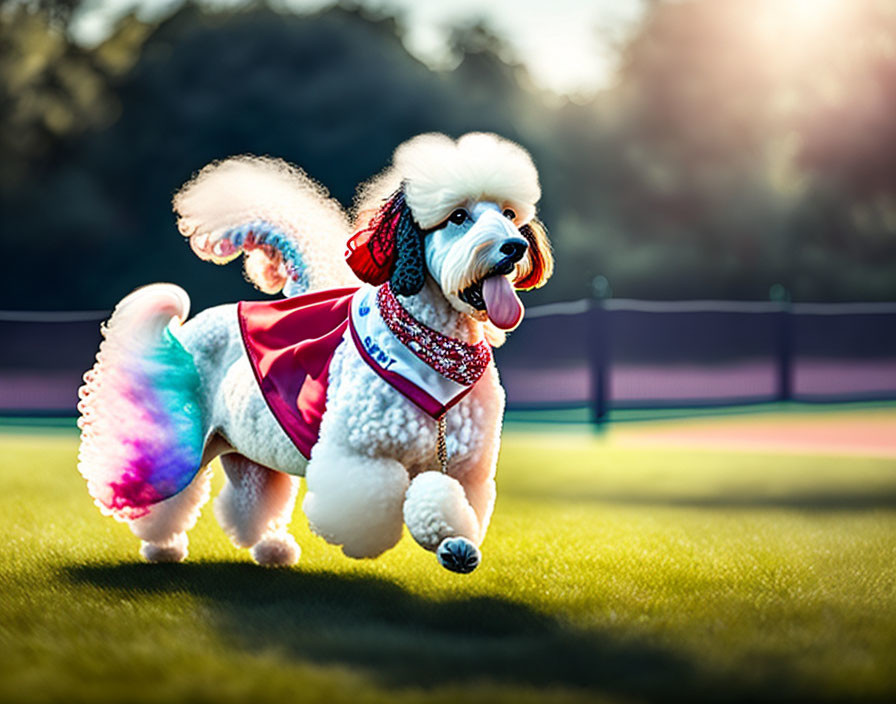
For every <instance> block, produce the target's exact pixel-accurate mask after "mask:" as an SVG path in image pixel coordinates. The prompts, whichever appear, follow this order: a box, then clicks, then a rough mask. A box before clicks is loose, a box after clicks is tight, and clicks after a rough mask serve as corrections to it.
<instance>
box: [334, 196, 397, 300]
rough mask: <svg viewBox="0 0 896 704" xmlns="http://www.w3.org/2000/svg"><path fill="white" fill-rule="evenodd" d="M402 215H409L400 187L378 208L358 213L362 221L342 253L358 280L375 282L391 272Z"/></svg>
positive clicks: (384, 278) (387, 277) (388, 275)
mask: <svg viewBox="0 0 896 704" xmlns="http://www.w3.org/2000/svg"><path fill="white" fill-rule="evenodd" d="M406 217H410V209H409V208H408V206H407V204H406V203H405V200H404V190H403V189H401V188H399V189H398V190H397V191H395V192H394V193H393V194H392V195H391V196H389V198H388V199H387V200H386V202H385V203H383V204H382V205H381V206H380V207H379V209H377V210H374V211H372V212H369V211H368V212H367V213H362V215H361V217H360V221H361V223H362V225H361V227H360V228H359V229H358V230H357V231H356V232H355V234H354V235H352V237H351V239H349V241H348V252H347V254H346V261H347V263H348V265H349V267H351V270H352V271H353V272H355V276H357V277H358V278H359V279H361V281H364V282H366V283H368V284H373V285H374V286H379V285H380V284H382V283H385V282H386V281H388V280H389V277H390V276H392V272H393V271H394V270H395V262H396V259H397V255H398V249H397V247H396V243H397V239H398V229H399V225H400V224H401V222H402V221H403V220H404V219H405V218H406Z"/></svg>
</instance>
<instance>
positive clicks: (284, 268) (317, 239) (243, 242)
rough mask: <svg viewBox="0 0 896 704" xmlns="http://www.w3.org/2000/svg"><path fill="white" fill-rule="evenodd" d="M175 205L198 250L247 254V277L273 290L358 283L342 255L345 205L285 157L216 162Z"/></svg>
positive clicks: (218, 259)
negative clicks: (284, 158) (339, 202)
mask: <svg viewBox="0 0 896 704" xmlns="http://www.w3.org/2000/svg"><path fill="white" fill-rule="evenodd" d="M174 209H175V211H176V212H177V214H178V229H180V231H181V234H183V235H184V236H185V237H188V238H189V241H190V246H191V247H192V249H193V251H194V252H195V253H196V255H197V256H198V257H200V258H201V259H204V260H207V261H212V262H214V263H216V264H225V263H227V262H229V261H231V260H233V259H236V258H237V257H238V256H239V255H240V254H245V255H246V258H245V262H244V265H245V272H246V277H247V278H248V279H249V280H250V281H251V282H252V283H253V284H255V286H256V287H258V288H259V289H261V290H262V291H264V292H265V293H276V292H278V291H280V290H283V291H284V292H285V293H286V294H287V295H293V294H296V293H303V292H305V291H309V290H316V289H321V288H327V287H338V286H348V285H352V284H353V283H357V281H356V279H355V278H354V277H353V276H352V273H351V271H350V270H349V269H348V267H347V266H346V265H345V261H344V260H343V257H342V253H343V249H344V242H345V238H346V234H347V232H348V230H349V226H348V221H347V220H346V217H345V213H344V212H343V211H342V208H341V207H340V205H339V204H338V203H337V202H336V201H335V200H333V199H331V198H330V197H329V195H328V194H327V192H326V191H325V190H324V188H323V187H322V186H320V185H318V184H316V183H315V182H314V181H312V180H311V179H310V178H308V176H306V175H305V173H304V172H302V171H301V170H300V169H298V168H296V167H294V166H290V165H289V164H287V163H286V162H285V161H282V160H280V159H270V158H266V157H252V156H238V157H232V158H230V159H225V160H224V161H221V162H216V163H213V164H209V165H208V166H206V167H205V168H204V169H203V170H202V171H200V172H199V174H198V175H197V176H196V177H195V178H194V179H193V180H191V181H190V182H189V183H187V184H186V185H185V186H184V187H183V188H182V189H181V190H180V191H179V192H178V193H177V195H175V197H174Z"/></svg>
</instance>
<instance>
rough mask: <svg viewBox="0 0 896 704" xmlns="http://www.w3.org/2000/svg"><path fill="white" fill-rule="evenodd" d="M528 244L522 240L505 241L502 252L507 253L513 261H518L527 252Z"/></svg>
mask: <svg viewBox="0 0 896 704" xmlns="http://www.w3.org/2000/svg"><path fill="white" fill-rule="evenodd" d="M526 248H527V245H525V244H523V243H522V242H505V243H504V244H502V245H501V254H506V255H507V256H508V257H509V258H510V260H511V261H514V262H518V261H519V260H520V259H522V258H523V255H524V254H525V253H526Z"/></svg>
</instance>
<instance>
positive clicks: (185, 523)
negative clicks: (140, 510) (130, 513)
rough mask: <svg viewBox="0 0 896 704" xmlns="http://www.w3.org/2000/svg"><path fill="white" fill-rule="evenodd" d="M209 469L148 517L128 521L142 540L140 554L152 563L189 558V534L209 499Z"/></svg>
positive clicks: (155, 505) (163, 502)
mask: <svg viewBox="0 0 896 704" xmlns="http://www.w3.org/2000/svg"><path fill="white" fill-rule="evenodd" d="M209 478H210V473H209V471H208V469H202V470H200V471H199V473H198V474H197V475H196V477H195V478H194V479H193V481H192V482H190V484H189V485H188V486H187V487H186V488H185V489H183V490H182V491H181V492H180V493H178V494H175V495H174V496H172V497H171V498H169V499H165V500H164V501H160V502H159V503H157V504H154V505H153V506H152V508H151V509H150V511H149V513H147V514H146V515H145V516H141V517H140V518H136V519H134V520H130V521H128V525H129V526H130V529H131V531H133V533H134V535H136V536H137V537H138V538H140V539H141V546H140V554H141V555H143V557H144V558H146V559H147V560H148V561H149V562H180V561H181V560H183V559H184V558H185V557H186V556H187V531H188V530H190V528H192V527H193V526H194V525H196V520H197V519H198V518H199V512H200V510H201V509H202V507H203V506H204V505H205V503H206V501H208V497H209Z"/></svg>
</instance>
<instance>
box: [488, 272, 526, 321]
mask: <svg viewBox="0 0 896 704" xmlns="http://www.w3.org/2000/svg"><path fill="white" fill-rule="evenodd" d="M482 298H483V300H484V301H485V312H486V313H488V318H489V320H491V321H492V322H493V323H494V324H495V325H497V326H498V327H499V328H501V329H502V330H510V329H511V328H515V327H516V326H517V325H518V324H519V322H520V320H522V318H523V304H522V302H521V301H520V299H519V296H517V295H516V291H514V290H513V284H511V283H510V281H509V280H508V279H507V277H504V276H490V277H489V278H487V279H486V280H485V281H483V282H482Z"/></svg>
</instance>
